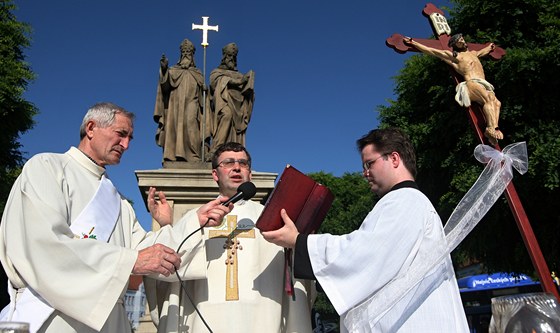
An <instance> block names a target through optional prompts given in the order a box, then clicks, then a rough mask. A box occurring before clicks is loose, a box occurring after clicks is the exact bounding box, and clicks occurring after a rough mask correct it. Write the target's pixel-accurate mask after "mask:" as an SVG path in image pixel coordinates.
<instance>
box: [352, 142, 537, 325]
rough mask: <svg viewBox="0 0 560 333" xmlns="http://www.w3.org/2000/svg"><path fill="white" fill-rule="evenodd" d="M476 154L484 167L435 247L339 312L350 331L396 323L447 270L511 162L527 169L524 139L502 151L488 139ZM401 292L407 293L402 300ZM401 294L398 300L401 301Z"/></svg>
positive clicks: (506, 178)
mask: <svg viewBox="0 0 560 333" xmlns="http://www.w3.org/2000/svg"><path fill="white" fill-rule="evenodd" d="M474 155H475V157H476V159H477V160H478V161H480V162H482V163H485V164H486V167H485V168H484V170H483V171H482V173H481V174H480V176H479V177H478V179H477V180H476V182H475V183H474V185H473V186H472V187H471V188H470V189H469V191H468V192H467V193H466V194H465V196H464V197H463V198H462V199H461V201H460V202H459V204H458V205H457V207H456V208H455V210H454V211H453V213H452V214H451V216H450V217H449V219H448V221H447V223H446V224H445V227H444V232H445V235H446V241H445V242H444V243H443V244H441V245H440V246H438V248H436V249H433V248H432V249H429V251H423V252H419V253H418V254H417V256H418V257H417V258H418V260H416V261H415V262H414V263H413V264H412V265H411V267H410V269H409V271H408V272H407V274H405V275H403V276H399V277H397V278H395V279H394V280H392V281H391V282H389V283H388V284H387V285H386V286H385V287H384V288H383V289H382V290H380V291H378V292H376V293H375V294H373V295H371V296H369V297H368V298H367V299H366V300H365V301H364V302H362V303H360V304H359V305H357V306H356V307H354V308H352V309H350V310H349V311H348V312H347V313H346V314H345V315H344V325H345V326H346V328H347V329H348V331H349V332H353V333H354V332H356V333H358V332H359V333H367V332H390V331H393V330H394V329H398V327H399V326H400V325H401V324H402V323H403V322H404V321H405V320H406V319H407V318H408V316H410V314H412V312H414V310H415V309H416V308H417V307H418V306H419V305H420V304H421V303H422V302H423V301H424V300H425V299H426V297H427V296H428V295H429V294H430V293H431V292H432V291H433V290H435V289H436V288H437V287H438V286H439V285H440V284H441V283H442V282H443V280H445V279H450V278H455V277H454V276H447V275H448V272H450V271H452V270H450V269H449V268H448V265H451V261H450V260H449V259H447V258H448V256H449V254H450V253H451V251H453V250H454V249H455V248H456V247H457V246H458V245H459V244H460V243H461V241H463V239H465V237H466V236H467V235H468V234H469V233H470V232H471V231H472V230H473V229H474V227H475V226H476V225H477V224H478V222H479V221H480V220H481V219H482V217H483V216H484V215H485V214H486V213H487V212H488V210H489V209H490V207H492V205H493V204H494V203H495V202H496V200H497V199H498V198H499V197H500V195H501V194H502V193H503V191H504V190H505V189H506V187H507V186H508V184H509V183H510V181H511V179H512V178H513V171H512V168H515V169H516V170H517V171H518V172H519V173H520V174H524V173H525V172H527V169H528V161H527V146H526V144H525V142H519V143H514V144H511V145H508V146H507V147H505V148H504V149H503V150H502V151H501V152H500V151H498V150H496V149H494V148H492V147H490V146H487V145H482V144H481V145H478V146H477V147H476V148H475V150H474ZM403 298H406V299H404V300H403ZM401 300H402V302H401Z"/></svg>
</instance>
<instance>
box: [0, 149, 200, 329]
mask: <svg viewBox="0 0 560 333" xmlns="http://www.w3.org/2000/svg"><path fill="white" fill-rule="evenodd" d="M104 173H105V169H104V168H102V167H99V166H97V165H96V164H94V163H93V162H92V161H91V160H90V159H89V158H88V157H87V156H86V155H84V154H83V153H82V152H80V151H79V150H78V149H76V148H74V147H72V148H70V150H68V151H67V152H66V153H65V154H52V153H45V154H38V155H36V156H34V157H33V158H31V159H30V160H29V161H28V162H27V163H26V164H25V166H24V167H23V170H22V173H21V175H20V176H19V177H18V179H17V180H16V182H15V183H14V185H13V187H12V190H11V192H10V196H9V197H8V201H7V202H6V208H5V209H4V214H3V216H2V223H1V225H0V260H1V262H2V266H3V268H4V270H5V271H6V274H7V276H8V279H9V281H10V283H11V285H12V286H13V287H14V288H15V289H12V290H9V292H10V296H11V301H12V303H11V305H12V306H15V307H17V301H18V297H19V296H21V294H22V293H23V291H25V290H27V288H29V289H31V290H33V292H34V293H36V294H37V295H38V296H40V297H41V298H42V299H44V300H45V301H46V302H47V303H48V304H49V305H50V306H51V307H52V308H54V309H55V311H54V312H53V313H52V315H50V316H49V318H48V319H47V320H46V322H45V323H44V324H43V326H42V327H41V328H40V329H39V332H56V333H61V332H62V333H75V332H80V333H87V332H98V331H100V332H107V333H114V332H118V333H120V332H130V331H131V328H130V324H129V322H128V318H127V315H126V311H125V308H124V306H123V302H122V299H123V296H124V293H125V292H126V288H127V285H128V279H129V276H130V274H131V272H132V268H133V267H134V264H135V262H136V259H137V256H138V249H141V248H144V247H147V246H149V245H152V244H154V243H156V242H158V243H165V244H166V245H169V246H170V247H173V246H176V245H178V243H179V242H180V236H181V234H184V233H185V232H186V231H185V230H177V232H176V233H174V229H172V228H170V227H167V228H163V229H162V230H160V231H158V232H157V233H148V234H146V232H145V231H144V230H143V229H142V227H141V226H140V224H139V223H138V221H137V219H136V216H135V214H134V211H133V209H132V206H131V205H130V204H129V203H128V201H127V200H126V199H125V198H119V200H120V214H119V216H118V220H117V221H116V223H115V224H114V229H113V231H112V233H111V235H110V237H109V239H108V241H107V242H103V241H97V240H95V239H80V238H77V237H75V235H74V233H73V232H72V230H71V228H70V226H71V224H72V223H73V222H74V221H75V220H76V218H77V217H78V216H79V215H80V213H81V212H82V211H83V210H84V208H85V207H86V205H87V204H88V203H89V202H90V200H91V198H92V197H93V196H94V194H95V192H96V191H97V189H98V187H99V184H100V181H101V178H102V176H103V174H104ZM94 233H95V232H94ZM174 237H175V238H174ZM191 244H192V243H188V244H187V246H185V251H184V255H183V258H182V259H183V260H186V259H188V252H190V250H191V249H192V246H193V245H191ZM160 278H163V277H161V276H160ZM29 315H30V316H33V315H34V314H33V313H30V314H29ZM8 320H10V318H8Z"/></svg>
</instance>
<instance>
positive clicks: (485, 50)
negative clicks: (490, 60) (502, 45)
mask: <svg viewBox="0 0 560 333" xmlns="http://www.w3.org/2000/svg"><path fill="white" fill-rule="evenodd" d="M495 48H496V44H494V43H490V44H488V45H486V46H485V47H484V48H482V49H480V50H478V51H477V52H476V56H477V57H479V58H482V57H484V56H487V55H489V54H490V53H491V52H492V51H494V49H495Z"/></svg>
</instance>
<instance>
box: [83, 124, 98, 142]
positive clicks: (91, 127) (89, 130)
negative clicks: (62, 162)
mask: <svg viewBox="0 0 560 333" xmlns="http://www.w3.org/2000/svg"><path fill="white" fill-rule="evenodd" d="M96 127H97V124H96V123H95V121H93V120H90V121H88V122H87V123H86V126H85V129H86V137H87V138H88V139H91V138H92V137H93V131H94V129H95V128H96Z"/></svg>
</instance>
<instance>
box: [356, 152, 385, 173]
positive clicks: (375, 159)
mask: <svg viewBox="0 0 560 333" xmlns="http://www.w3.org/2000/svg"><path fill="white" fill-rule="evenodd" d="M387 155H389V153H385V154H382V155H379V156H377V157H376V158H374V159H373V160H369V161H365V162H364V164H362V167H363V168H364V171H367V170H369V168H370V167H371V166H372V165H373V163H375V162H376V161H377V160H378V159H380V158H381V157H383V156H387Z"/></svg>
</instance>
